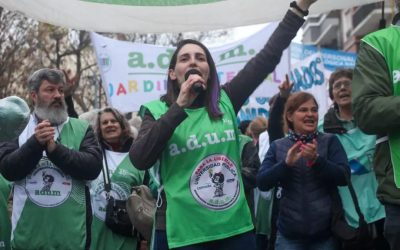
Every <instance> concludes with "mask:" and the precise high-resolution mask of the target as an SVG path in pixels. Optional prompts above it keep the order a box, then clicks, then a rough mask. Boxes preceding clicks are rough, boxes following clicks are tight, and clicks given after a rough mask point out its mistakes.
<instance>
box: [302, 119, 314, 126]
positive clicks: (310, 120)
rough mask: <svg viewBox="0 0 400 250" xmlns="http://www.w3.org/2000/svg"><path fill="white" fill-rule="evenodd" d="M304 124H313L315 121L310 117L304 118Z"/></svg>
mask: <svg viewBox="0 0 400 250" xmlns="http://www.w3.org/2000/svg"><path fill="white" fill-rule="evenodd" d="M304 124H307V125H314V124H315V121H314V120H312V119H306V120H304Z"/></svg>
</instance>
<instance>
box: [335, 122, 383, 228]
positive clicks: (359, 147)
mask: <svg viewBox="0 0 400 250" xmlns="http://www.w3.org/2000/svg"><path fill="white" fill-rule="evenodd" d="M337 137H338V138H339V141H340V142H341V144H342V145H343V148H344V150H345V151H346V154H347V158H348V160H349V165H350V168H351V173H352V174H351V183H352V185H353V187H354V191H355V192H356V195H357V199H358V203H359V205H360V209H361V212H362V213H363V215H364V217H365V221H366V222H367V223H372V222H374V221H377V220H380V219H382V218H385V210H384V207H383V205H382V204H381V203H380V202H379V201H378V199H377V198H376V190H377V187H378V182H377V181H376V177H375V173H374V171H373V157H374V152H375V141H376V136H375V135H366V134H364V133H363V132H362V131H361V130H360V129H359V128H354V129H351V130H349V131H347V133H345V134H340V135H339V134H338V135H337ZM338 189H339V194H340V197H341V199H342V204H343V209H344V211H345V217H346V219H347V221H348V223H349V224H350V225H351V226H353V227H355V228H357V227H358V219H359V218H358V215H357V212H356V210H355V207H354V203H353V201H352V199H351V195H350V191H349V189H348V187H347V186H346V187H338Z"/></svg>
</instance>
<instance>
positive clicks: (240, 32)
mask: <svg viewBox="0 0 400 250" xmlns="http://www.w3.org/2000/svg"><path fill="white" fill-rule="evenodd" d="M267 25H268V23H265V24H256V25H248V26H240V27H236V28H232V29H231V36H229V37H227V38H226V39H223V40H221V39H220V40H211V41H205V42H204V43H205V44H206V45H207V46H209V47H218V46H221V45H224V44H226V43H231V42H235V41H238V40H240V39H243V38H246V37H249V36H251V35H253V34H255V33H257V32H258V31H260V30H261V29H263V28H264V27H265V26H267ZM302 34H303V32H302V30H301V29H300V31H299V32H298V33H297V36H296V37H295V38H294V39H293V42H297V43H301V38H302ZM227 39H228V40H229V42H228V41H226V40H227Z"/></svg>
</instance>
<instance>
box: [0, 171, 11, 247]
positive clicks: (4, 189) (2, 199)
mask: <svg viewBox="0 0 400 250" xmlns="http://www.w3.org/2000/svg"><path fill="white" fill-rule="evenodd" d="M10 192H11V184H10V182H8V181H7V180H6V179H4V177H3V176H2V175H1V174H0V250H10V249H11V247H10V237H11V221H10V216H9V215H8V209H7V204H8V196H9V195H10Z"/></svg>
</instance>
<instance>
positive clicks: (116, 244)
mask: <svg viewBox="0 0 400 250" xmlns="http://www.w3.org/2000/svg"><path fill="white" fill-rule="evenodd" d="M105 152H106V158H107V163H108V171H109V175H110V178H111V185H112V187H111V195H112V196H113V197H114V198H115V199H118V200H127V199H128V196H129V195H130V191H131V188H132V187H133V186H138V185H140V184H142V183H143V176H144V172H143V171H139V170H137V169H136V168H135V167H134V166H133V165H132V163H131V161H130V160H129V155H128V153H118V152H112V151H108V150H106V151H105ZM90 196H91V198H92V210H93V214H94V216H93V222H92V244H91V246H90V248H91V249H93V250H101V249H104V250H109V249H112V250H135V249H136V244H137V239H136V237H133V236H132V237H126V236H123V235H120V234H116V233H113V232H112V231H111V230H110V229H109V228H108V227H107V226H106V224H105V223H104V221H105V209H106V204H107V201H106V195H105V190H104V179H103V173H100V175H99V176H98V177H97V179H96V180H94V181H92V182H91V184H90Z"/></svg>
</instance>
